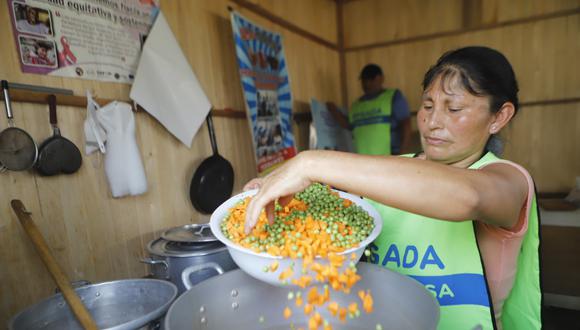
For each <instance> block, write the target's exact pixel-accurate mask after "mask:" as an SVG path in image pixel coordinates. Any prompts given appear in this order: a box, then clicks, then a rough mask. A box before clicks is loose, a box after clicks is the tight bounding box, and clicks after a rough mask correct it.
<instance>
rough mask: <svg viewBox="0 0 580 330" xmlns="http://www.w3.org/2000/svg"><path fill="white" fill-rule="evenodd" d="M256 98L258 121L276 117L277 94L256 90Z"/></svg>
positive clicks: (270, 91)
mask: <svg viewBox="0 0 580 330" xmlns="http://www.w3.org/2000/svg"><path fill="white" fill-rule="evenodd" d="M256 98H257V99H258V120H259V119H260V118H265V117H267V118H274V117H278V112H279V111H278V93H277V92H276V91H272V90H264V89H261V90H258V91H257V92H256Z"/></svg>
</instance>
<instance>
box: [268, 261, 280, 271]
mask: <svg viewBox="0 0 580 330" xmlns="http://www.w3.org/2000/svg"><path fill="white" fill-rule="evenodd" d="M278 265H279V264H278V261H274V262H273V263H272V264H270V271H271V272H275V271H276V270H277V269H278Z"/></svg>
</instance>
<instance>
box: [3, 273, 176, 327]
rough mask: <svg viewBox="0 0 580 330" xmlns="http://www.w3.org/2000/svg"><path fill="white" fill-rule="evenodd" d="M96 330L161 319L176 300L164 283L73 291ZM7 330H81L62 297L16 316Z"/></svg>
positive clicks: (134, 281) (143, 282)
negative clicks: (84, 307)
mask: <svg viewBox="0 0 580 330" xmlns="http://www.w3.org/2000/svg"><path fill="white" fill-rule="evenodd" d="M75 291H76V292H77V294H78V295H79V297H80V298H81V300H82V301H83V303H84V304H85V306H86V307H87V310H88V311H89V313H90V314H91V315H92V317H93V319H94V320H95V322H96V323H97V326H98V328H99V329H107V330H129V329H131V330H133V329H139V328H141V327H143V326H146V325H148V324H149V323H151V322H152V321H155V320H157V319H160V318H162V317H163V316H164V315H165V312H166V311H167V309H168V308H169V306H170V305H171V302H173V300H174V299H175V297H177V287H176V286H175V285H174V284H172V283H169V282H167V281H160V280H155V279H130V280H119V281H112V282H104V283H98V284H92V285H87V286H83V287H80V288H77V289H75ZM8 328H9V329H10V330H35V329H43V330H62V329H67V330H76V329H82V327H81V325H80V323H79V322H78V321H77V319H76V318H75V316H74V315H73V313H72V312H71V309H70V308H69V306H68V304H67V303H66V301H65V300H64V297H63V296H62V294H57V295H54V296H52V297H50V298H48V299H46V300H43V301H41V302H39V303H38V304H36V305H33V306H31V307H29V308H28V309H26V310H24V311H22V312H20V313H19V314H17V315H16V316H14V317H13V318H12V320H10V323H9V324H8Z"/></svg>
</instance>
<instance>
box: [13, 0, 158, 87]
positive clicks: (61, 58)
mask: <svg viewBox="0 0 580 330" xmlns="http://www.w3.org/2000/svg"><path fill="white" fill-rule="evenodd" d="M158 1H159V0H18V1H16V0H8V1H7V3H8V10H9V13H10V19H11V21H12V32H13V34H14V40H15V42H16V49H17V51H18V55H19V59H20V66H21V69H22V72H25V73H36V74H44V75H55V76H61V77H78V78H83V79H93V80H101V81H115V82H122V83H132V82H133V79H134V75H135V71H136V70H137V64H138V63H139V55H140V53H141V46H142V44H143V42H144V41H145V38H146V36H147V33H148V32H149V29H150V28H151V25H152V23H153V21H154V19H155V16H156V14H157V12H158V8H159V6H158Z"/></svg>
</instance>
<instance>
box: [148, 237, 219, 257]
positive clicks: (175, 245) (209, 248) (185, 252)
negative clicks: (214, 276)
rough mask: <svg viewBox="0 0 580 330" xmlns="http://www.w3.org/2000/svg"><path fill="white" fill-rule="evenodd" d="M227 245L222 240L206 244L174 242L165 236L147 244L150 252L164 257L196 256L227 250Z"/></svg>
mask: <svg viewBox="0 0 580 330" xmlns="http://www.w3.org/2000/svg"><path fill="white" fill-rule="evenodd" d="M226 249H227V247H226V246H225V245H224V244H222V242H220V241H215V242H208V243H204V244H199V243H188V242H172V241H167V240H164V239H163V238H158V239H155V240H153V241H151V242H149V244H148V245H147V250H148V251H149V253H151V254H154V255H158V256H163V257H195V256H203V255H208V254H213V253H218V252H221V251H223V250H226Z"/></svg>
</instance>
